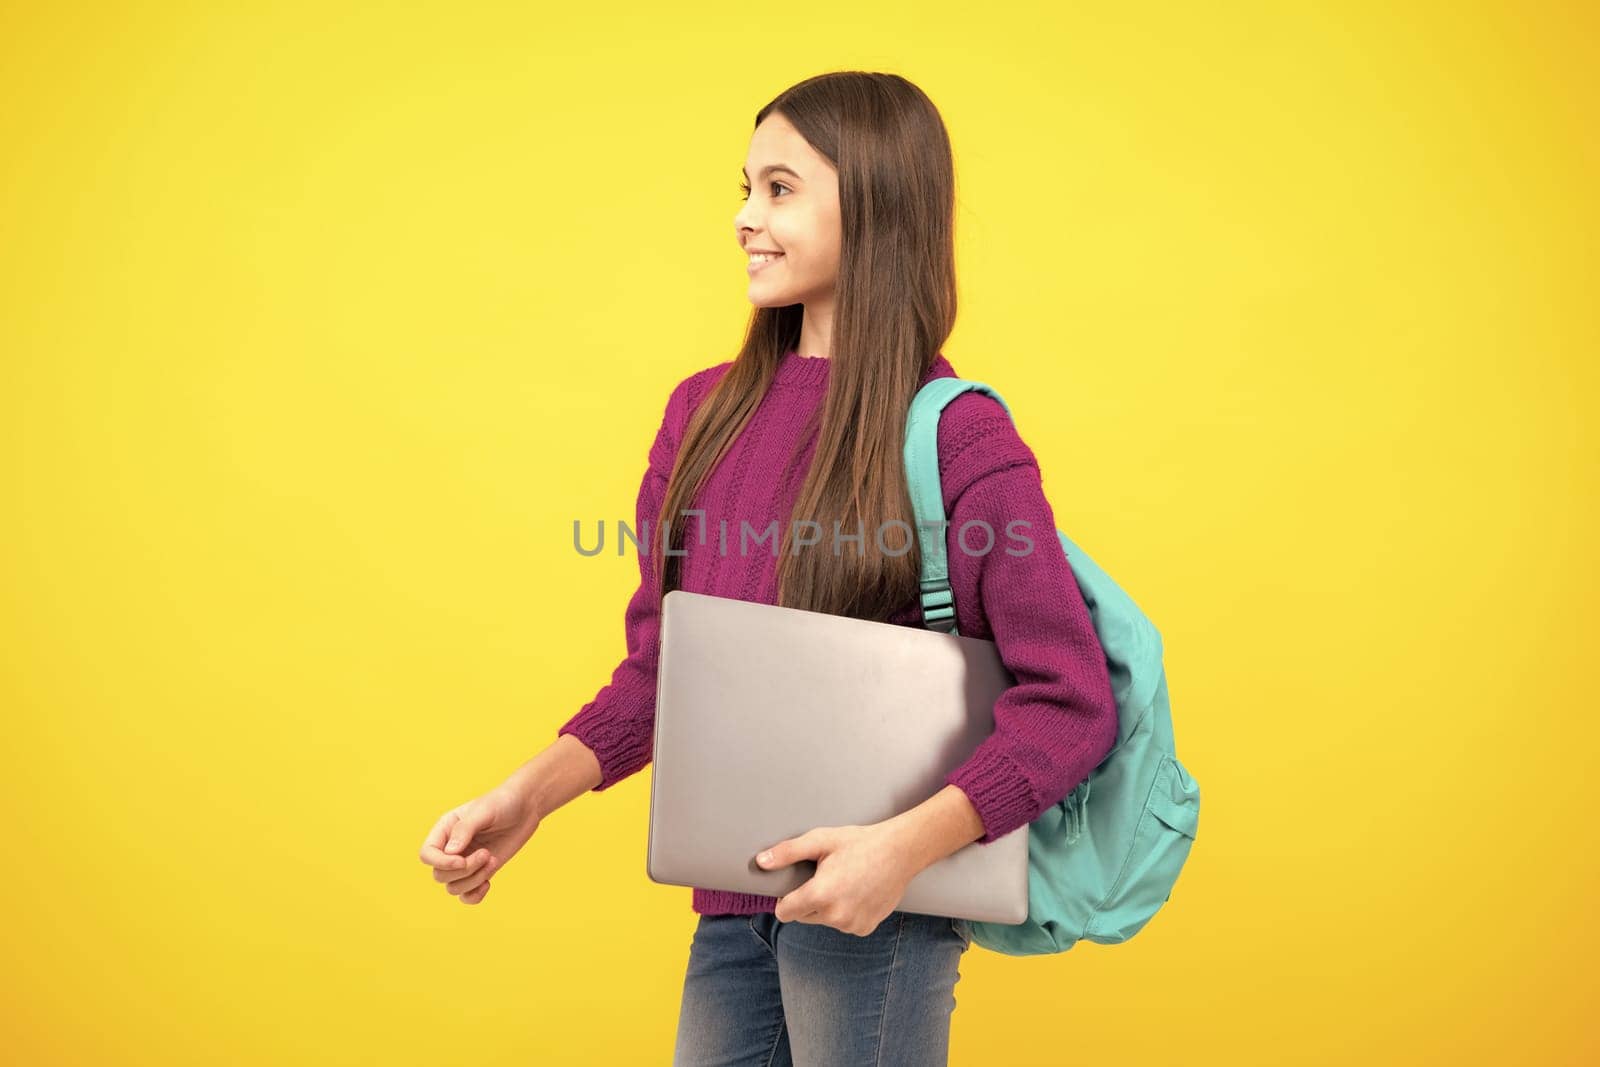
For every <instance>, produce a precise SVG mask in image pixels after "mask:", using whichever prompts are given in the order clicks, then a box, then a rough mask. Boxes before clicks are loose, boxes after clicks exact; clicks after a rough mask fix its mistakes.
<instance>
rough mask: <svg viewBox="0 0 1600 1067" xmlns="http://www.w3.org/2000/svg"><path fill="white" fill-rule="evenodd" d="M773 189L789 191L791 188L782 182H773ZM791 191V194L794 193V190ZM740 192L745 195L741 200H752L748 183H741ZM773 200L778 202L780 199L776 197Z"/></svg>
mask: <svg viewBox="0 0 1600 1067" xmlns="http://www.w3.org/2000/svg"><path fill="white" fill-rule="evenodd" d="M771 187H772V188H774V189H789V187H788V186H787V185H785V184H783V183H782V182H772V183H771ZM789 191H790V192H791V193H792V192H794V190H793V189H789ZM739 192H740V193H742V194H743V196H742V197H741V199H744V200H749V199H750V184H749V183H748V182H740V183H739ZM773 199H774V200H776V199H778V197H777V196H774V197H773Z"/></svg>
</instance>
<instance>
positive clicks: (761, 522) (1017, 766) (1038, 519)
mask: <svg viewBox="0 0 1600 1067" xmlns="http://www.w3.org/2000/svg"><path fill="white" fill-rule="evenodd" d="M732 365H733V364H732V362H731V361H729V362H725V363H719V364H717V365H716V366H714V367H707V368H706V369H705V370H702V371H699V372H698V373H696V374H693V375H690V376H689V377H688V378H686V379H684V380H683V381H682V382H680V383H678V385H677V387H676V388H674V389H673V391H672V395H671V396H670V397H669V398H668V400H667V406H666V414H665V417H664V418H663V419H662V423H661V429H660V430H659V432H658V433H657V434H656V438H655V441H654V443H653V444H652V445H651V447H650V457H649V465H648V467H647V469H646V471H645V474H644V479H643V482H642V483H641V485H640V486H639V496H638V501H637V507H636V512H637V514H636V523H637V528H636V531H635V532H636V533H638V535H639V538H640V542H641V543H642V544H646V545H652V544H655V543H656V542H655V541H654V540H651V541H646V540H645V539H644V531H645V530H646V526H645V522H646V520H649V529H651V530H653V529H654V527H655V525H656V523H655V518H656V514H657V511H658V510H659V508H660V505H661V501H662V496H663V494H664V493H665V491H666V487H667V478H668V476H669V475H670V474H671V472H672V466H673V462H674V460H675V459H676V456H677V448H678V443H679V442H680V441H681V440H682V439H683V432H684V429H685V427H686V426H687V425H688V421H689V416H690V415H691V414H692V413H693V411H694V410H695V408H696V406H697V405H698V404H699V403H700V402H701V401H702V400H703V399H704V398H705V397H706V396H707V394H708V393H709V392H710V391H711V387H712V386H713V385H715V384H716V382H717V381H718V380H719V379H720V378H721V376H722V374H723V373H724V372H725V371H726V370H727V369H728V368H729V367H730V366H732ZM829 366H830V360H828V359H825V358H816V357H806V356H801V355H799V354H798V353H796V352H794V351H790V352H788V353H786V354H785V355H784V356H783V357H782V358H781V359H780V361H779V363H778V369H777V371H776V374H775V376H774V378H773V381H772V385H771V387H770V388H769V389H768V392H767V395H766V396H765V397H763V398H762V401H761V404H760V406H759V407H758V408H757V410H756V413H755V415H754V416H753V417H752V419H751V421H750V422H749V423H748V424H747V425H746V426H745V428H744V430H743V431H742V432H741V433H740V434H739V437H738V438H737V439H736V440H735V441H734V443H733V445H732V447H731V448H730V450H729V452H728V454H727V455H725V456H724V457H723V459H722V461H721V462H720V463H718V464H717V466H716V467H715V468H714V470H713V471H712V473H711V477H710V480H709V481H708V482H707V483H706V484H705V485H704V486H702V488H701V490H700V492H699V494H698V495H697V496H696V497H695V506H696V507H697V508H704V509H705V512H706V514H705V519H704V521H705V528H706V530H707V534H708V543H707V545H706V547H705V548H703V549H701V550H699V551H696V549H697V548H698V547H699V546H698V545H697V539H696V538H695V537H693V536H689V537H687V538H686V540H685V543H684V544H683V545H682V546H681V547H682V548H683V549H684V550H685V551H687V555H685V556H682V557H679V558H678V567H679V570H680V576H681V577H680V584H681V586H682V588H684V589H687V590H691V591H694V592H699V593H709V594H712V595H714V596H725V597H737V598H738V599H741V600H746V601H752V602H757V603H764V604H772V603H776V601H777V565H778V559H777V557H776V549H774V548H772V547H770V542H768V543H767V544H768V547H758V548H756V549H754V550H752V551H750V552H748V553H747V554H743V555H741V554H740V552H739V551H738V550H737V549H736V548H731V547H730V549H729V551H728V552H726V553H721V552H719V551H717V549H716V544H717V538H716V531H717V530H718V529H719V528H720V523H721V520H723V519H726V520H727V528H728V530H729V532H730V542H729V544H730V545H733V544H736V543H737V542H736V541H735V540H734V539H733V538H734V537H736V533H737V531H738V530H739V529H740V527H739V523H740V521H741V520H746V521H748V522H749V523H750V524H751V526H752V528H754V529H756V530H762V529H764V528H765V527H766V525H767V524H768V522H769V521H771V520H773V519H776V520H777V522H778V529H779V531H780V532H781V531H782V530H783V529H785V528H786V527H787V525H788V523H789V521H790V515H791V510H792V508H793V506H794V503H795V500H796V498H797V497H798V495H799V490H800V481H801V478H802V476H803V475H804V473H805V471H807V470H808V469H809V468H810V465H811V459H812V456H813V454H814V453H815V450H816V449H815V446H816V435H815V433H814V432H813V433H812V435H811V438H810V440H809V441H808V442H807V443H806V444H805V445H804V447H803V450H802V452H801V458H800V461H799V462H798V463H796V464H794V465H792V466H791V465H790V464H789V456H790V449H791V448H792V447H796V446H797V445H799V436H800V434H801V432H802V431H803V430H804V429H805V427H806V420H807V417H808V416H809V415H810V414H811V412H812V410H813V409H814V408H816V407H817V406H818V405H819V404H820V403H821V402H822V399H823V397H824V395H825V394H826V392H827V387H828V369H829ZM954 376H956V372H955V369H954V368H953V367H951V365H950V363H949V361H948V360H946V359H945V357H944V356H943V355H940V356H938V357H937V358H936V359H935V361H934V364H933V367H932V368H931V369H930V371H929V372H928V374H927V375H926V377H925V378H924V381H928V380H931V379H933V378H945V377H954ZM939 473H940V478H941V481H942V486H943V492H944V506H945V514H946V516H948V518H949V522H950V525H949V527H948V547H947V552H948V555H949V560H950V585H951V589H952V590H953V593H954V596H955V606H956V622H957V625H958V626H959V627H960V632H961V633H962V634H963V635H964V636H967V637H981V638H985V639H987V640H991V641H994V642H995V644H996V646H997V648H998V650H999V653H1000V658H1001V660H1002V661H1003V662H1004V663H1005V665H1006V667H1007V669H1009V670H1010V672H1011V675H1012V677H1013V678H1014V679H1015V680H1016V684H1015V685H1013V686H1012V687H1011V688H1010V689H1008V690H1006V692H1005V693H1004V694H1002V695H1001V697H1000V698H999V699H998V700H997V701H996V702H995V707H994V721H995V730H994V733H993V734H992V735H991V736H989V737H988V738H986V739H985V740H984V741H983V743H982V744H980V745H979V746H978V747H977V749H976V750H975V751H974V752H973V754H972V756H971V757H970V758H968V759H967V761H966V762H964V763H962V764H961V765H960V766H959V767H956V768H955V769H954V770H952V771H951V772H950V773H949V774H948V775H947V776H946V777H945V781H946V783H948V784H953V785H956V786H958V787H960V789H961V790H962V791H963V792H965V793H966V794H967V797H968V798H969V799H970V800H971V802H972V804H973V806H974V807H975V808H976V809H977V812H978V816H979V818H980V819H981V820H982V822H983V827H984V834H983V836H982V837H980V838H978V839H977V840H978V841H979V842H980V843H983V844H987V843H989V842H990V841H993V840H995V839H996V838H998V837H1003V836H1004V835H1006V834H1008V833H1010V832H1011V831H1012V830H1015V829H1016V828H1017V827H1019V826H1022V825H1023V824H1025V823H1029V822H1032V821H1033V820H1034V819H1035V818H1037V817H1038V816H1039V815H1041V814H1043V813H1044V812H1045V811H1046V810H1047V809H1048V808H1050V807H1051V806H1052V805H1054V804H1056V803H1057V802H1059V801H1060V800H1061V798H1062V797H1064V796H1066V795H1067V793H1068V792H1070V791H1071V790H1072V789H1073V788H1074V787H1076V786H1077V785H1078V783H1080V782H1082V781H1083V780H1084V779H1085V778H1087V777H1088V776H1089V773H1090V772H1091V771H1093V770H1094V768H1095V767H1096V766H1098V765H1099V763H1100V761H1101V760H1103V759H1104V758H1105V757H1106V755H1107V753H1109V752H1110V751H1111V746H1112V745H1113V744H1114V743H1115V741H1116V734H1117V711H1116V704H1115V701H1114V699H1113V697H1112V693H1111V679H1110V676H1109V674H1108V673H1107V669H1106V660H1105V652H1104V650H1103V649H1102V648H1101V646H1100V641H1099V638H1098V637H1097V636H1096V635H1095V631H1094V626H1093V623H1092V622H1091V620H1090V618H1089V611H1088V608H1087V607H1086V606H1085V605H1084V602H1083V597H1082V595H1081V594H1080V593H1079V592H1078V587H1077V583H1076V581H1075V580H1074V579H1073V576H1072V572H1071V570H1070V568H1069V566H1068V563H1067V559H1066V555H1065V553H1063V552H1062V550H1061V541H1060V539H1059V538H1058V537H1057V536H1056V522H1055V516H1054V513H1053V512H1052V510H1051V508H1050V504H1049V503H1048V502H1047V501H1046V500H1045V497H1044V491H1043V488H1042V485H1041V480H1040V471H1039V466H1038V463H1037V461H1036V460H1035V458H1034V455H1033V452H1032V451H1031V450H1030V449H1029V448H1028V446H1027V445H1026V444H1025V443H1023V441H1022V438H1021V437H1020V436H1018V434H1017V430H1016V427H1015V425H1014V424H1013V423H1012V421H1011V418H1010V416H1009V415H1007V414H1006V411H1005V409H1004V408H1003V407H1001V405H1000V404H999V403H998V402H997V401H996V400H994V399H993V398H992V397H988V396H985V395H983V394H981V393H963V394H962V395H960V396H958V397H957V398H956V399H955V400H953V401H951V402H950V404H949V406H948V407H946V408H945V409H944V414H943V416H942V418H941V419H940V423H939ZM973 519H980V520H982V521H984V522H986V523H988V526H989V529H991V530H993V531H994V545H993V547H992V548H991V549H990V550H989V551H987V552H984V551H983V548H984V543H985V539H986V535H985V534H984V532H983V528H982V527H981V526H974V527H972V528H971V529H969V530H968V533H967V540H966V545H967V546H968V547H969V548H970V551H963V548H962V546H961V545H960V544H958V543H957V540H956V538H957V537H958V536H959V531H960V530H961V528H962V524H963V523H966V522H968V521H969V520H973ZM1014 519H1024V520H1027V521H1028V522H1029V523H1030V524H1031V525H1030V526H1027V527H1021V528H1020V529H1021V533H1022V534H1023V535H1024V536H1026V537H1029V538H1031V539H1032V541H1033V549H1032V550H1031V551H1030V552H1028V553H1027V554H1026V555H1011V554H1009V553H1008V552H1007V551H1006V549H1007V548H1011V549H1013V550H1017V549H1018V548H1019V542H1018V541H1016V540H1015V539H1013V538H1012V537H1011V536H1010V535H1009V534H1008V533H1007V530H1006V524H1007V523H1009V522H1011V521H1012V520H1014ZM685 521H688V522H690V523H691V525H690V526H688V527H685V529H686V530H688V531H690V532H691V533H692V532H693V531H694V530H695V529H697V528H698V525H697V522H696V520H693V519H690V520H685ZM1014 529H1015V528H1014ZM650 536H651V538H652V539H654V537H655V535H654V533H651V534H650ZM637 555H638V558H639V569H640V584H639V587H638V590H637V591H636V592H635V593H634V594H633V597H632V599H631V600H629V602H628V606H627V611H626V613H625V616H624V625H625V629H626V635H627V649H628V654H627V656H626V657H625V658H624V659H623V661H622V663H621V664H619V665H618V666H617V668H616V670H615V671H614V672H613V673H612V675H611V681H610V682H609V683H608V684H607V685H606V686H605V687H603V688H602V689H601V690H600V692H599V693H598V694H597V695H596V696H595V698H594V700H592V701H590V702H589V703H588V704H586V705H584V707H583V708H582V710H580V711H579V712H578V713H577V714H576V715H574V716H573V717H572V718H571V719H569V720H568V721H567V722H566V723H564V724H563V725H562V726H561V727H560V729H559V730H558V731H557V736H560V735H561V734H569V733H570V734H574V735H576V736H577V738H578V739H579V740H580V741H582V742H583V743H584V744H585V745H587V746H588V747H589V748H590V749H591V750H593V752H594V754H595V756H596V757H597V758H598V759H599V761H600V769H601V774H602V778H601V781H600V784H599V785H597V786H595V790H596V791H599V790H603V789H609V788H610V787H611V786H613V785H616V784H617V783H618V782H619V781H621V780H622V779H624V778H627V777H628V776H629V775H631V774H633V773H634V772H636V771H638V770H640V769H642V768H643V767H644V766H645V764H647V763H649V762H650V759H651V756H652V755H653V750H654V735H653V729H654V724H655V699H656V653H657V648H658V644H657V642H658V637H659V628H660V593H659V590H658V589H657V586H656V582H655V578H654V573H653V563H654V556H653V554H647V553H645V552H639V553H637ZM889 622H891V623H895V624H898V625H903V626H918V627H920V626H921V625H922V606H921V604H920V603H917V602H913V603H910V604H908V605H907V606H906V607H905V608H904V609H903V610H902V611H900V612H899V613H897V614H895V615H894V616H892V617H891V618H890V619H889ZM777 901H778V898H777V897H768V896H759V895H755V894H750V893H736V892H727V891H723V890H713V889H700V888H696V889H695V890H694V898H693V908H694V910H695V911H696V912H699V913H700V914H702V915H727V914H734V915H749V914H752V913H755V912H760V911H771V910H773V908H775V907H776V906H777Z"/></svg>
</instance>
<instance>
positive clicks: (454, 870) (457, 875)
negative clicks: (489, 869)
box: [433, 848, 489, 893]
mask: <svg viewBox="0 0 1600 1067" xmlns="http://www.w3.org/2000/svg"><path fill="white" fill-rule="evenodd" d="M451 858H452V859H455V860H460V861H461V865H460V866H459V867H457V866H454V865H450V866H445V867H435V868H434V871H433V880H434V881H436V882H443V883H444V884H445V885H446V886H453V885H456V884H457V883H458V882H462V881H463V880H464V879H467V878H471V877H473V876H474V875H476V874H477V873H478V872H479V870H481V869H482V867H483V865H484V864H485V863H486V862H488V860H489V850H488V849H486V848H480V849H478V850H477V851H476V852H474V853H473V854H472V855H470V856H453V857H451ZM473 884H476V883H473ZM470 888H471V886H467V885H459V886H456V888H455V889H453V890H451V891H452V892H455V893H459V892H461V891H462V890H463V889H470Z"/></svg>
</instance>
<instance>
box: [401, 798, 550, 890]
mask: <svg viewBox="0 0 1600 1067" xmlns="http://www.w3.org/2000/svg"><path fill="white" fill-rule="evenodd" d="M515 781H516V780H513V782H507V783H506V784H504V785H501V786H500V787H499V788H497V789H494V790H491V791H490V792H488V793H485V794H484V795H483V796H481V797H477V798H475V799H473V800H469V801H467V802H466V803H465V804H462V805H460V806H459V807H456V808H452V809H451V810H449V811H447V812H445V813H444V814H443V815H441V816H440V817H439V821H438V822H436V823H434V824H433V829H432V830H431V831H429V833H428V839H427V840H426V841H424V842H423V843H422V852H421V859H422V862H423V863H426V864H427V865H428V866H430V867H432V868H433V878H434V881H436V882H443V883H444V887H445V889H446V890H447V891H448V892H449V893H451V894H452V895H453V896H458V897H460V898H461V903H463V904H476V903H478V902H479V901H481V900H482V899H483V898H484V897H485V896H487V895H488V893H489V876H490V875H491V874H493V873H494V872H495V871H498V870H499V869H500V868H501V867H504V866H505V865H506V864H507V863H509V862H510V861H511V857H512V856H515V855H516V854H517V850H518V849H520V848H521V847H522V846H523V845H525V844H527V841H528V838H530V837H532V836H533V832H534V831H535V830H537V829H538V828H539V821H540V818H541V815H540V814H539V812H537V811H535V810H534V808H533V805H532V803H531V802H530V800H529V796H528V793H529V791H527V790H524V789H522V788H519V787H518V786H517V785H516V784H514V782H515ZM473 844H476V845H477V846H478V847H477V848H475V849H472V850H471V851H468V846H469V845H473Z"/></svg>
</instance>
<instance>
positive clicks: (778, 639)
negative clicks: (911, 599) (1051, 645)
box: [647, 589, 1028, 923]
mask: <svg viewBox="0 0 1600 1067" xmlns="http://www.w3.org/2000/svg"><path fill="white" fill-rule="evenodd" d="M660 641H661V645H660V655H659V662H658V676H657V690H656V714H655V747H654V754H653V757H652V762H653V764H654V766H653V768H652V777H651V783H652V784H651V794H650V840H649V856H648V862H647V869H648V873H649V876H650V878H651V879H652V880H654V881H657V882H661V883H665V884H670V885H685V886H698V887H701V888H705V889H721V890H731V891H736V892H742V893H757V894H762V895H766V896H774V897H777V896H782V895H784V894H785V893H787V892H789V891H790V890H792V889H794V888H796V887H797V886H799V885H801V884H802V883H803V882H804V881H805V880H806V879H807V878H809V877H810V876H811V874H812V873H813V872H814V871H815V870H816V863H815V862H814V861H810V860H804V861H801V862H799V863H796V864H793V865H791V866H789V867H785V868H782V869H780V870H775V871H765V870H762V869H761V868H759V867H757V866H756V864H755V856H756V853H757V852H759V851H761V850H762V849H763V848H766V847H767V846H769V845H772V844H775V843H776V842H778V841H781V840H784V839H785V838H789V837H794V836H797V835H799V834H801V833H804V832H805V831H807V830H810V829H812V828H813V827H817V826H842V825H852V824H854V825H866V824H869V823H875V822H881V821H883V820H884V819H888V818H891V817H893V816H894V815H897V814H899V813H900V812H903V811H907V810H909V809H911V808H913V807H916V806H917V805H918V804H920V803H922V802H923V801H925V800H927V799H928V798H929V797H931V796H933V795H934V794H935V793H937V792H939V791H940V790H941V789H942V788H944V777H945V775H946V774H948V773H949V772H950V771H951V770H954V769H955V768H956V767H957V766H959V765H960V764H961V763H962V762H964V761H965V760H966V759H967V757H969V756H970V755H971V754H972V752H973V750H974V749H976V748H977V746H978V745H979V744H980V743H981V742H982V741H983V740H984V739H985V738H986V737H988V736H989V735H990V734H991V733H992V732H993V731H994V703H995V700H996V699H997V698H998V697H999V696H1000V694H1001V693H1002V692H1004V691H1005V690H1006V689H1007V688H1009V687H1010V686H1011V685H1012V684H1013V679H1012V677H1011V675H1010V674H1009V672H1008V671H1007V670H1006V668H1005V665H1004V663H1003V662H1002V661H1001V659H1000V656H999V651H998V649H997V648H996V646H995V644H994V642H992V641H985V640H982V639H978V638H971V637H963V636H959V635H954V634H946V633H940V632H936V631H933V630H926V629H918V628H914V627H908V626H900V625H896V624H893V623H882V622H872V621H868V620H864V619H853V618H847V617H844V616H839V615H830V614H826V613H823V612H813V611H803V610H800V609H797V608H788V607H779V606H776V605H771V604H759V603H752V602H750V601H745V600H737V599H732V598H728V597H718V596H711V595H708V594H704V593H694V592H690V591H687V590H682V589H675V590H672V591H671V592H669V593H668V594H667V595H666V597H665V598H664V599H663V602H662V623H661V636H660ZM897 907H898V908H899V909H900V910H903V911H912V912H920V913H925V914H930V915H943V916H950V917H954V918H965V919H973V920H977V921H983V922H997V923H1020V922H1022V921H1023V920H1025V919H1026V918H1027V915H1028V828H1027V826H1026V825H1023V826H1021V827H1018V828H1017V829H1016V830H1015V831H1013V832H1012V833H1009V834H1007V835H1006V836H1004V837H1002V838H1000V839H998V840H996V841H993V842H990V843H989V844H985V845H980V844H978V843H977V842H976V841H974V842H972V843H970V844H968V845H966V846H964V847H963V848H961V849H959V850H957V851H956V852H955V853H953V854H952V855H950V856H947V857H945V858H944V859H942V860H939V861H938V862H936V863H934V864H932V865H931V866H929V867H927V868H926V869H924V870H923V871H921V872H920V873H919V874H917V876H916V877H915V878H913V879H912V881H911V882H910V883H909V885H908V886H907V889H906V892H905V895H904V896H903V897H902V899H901V901H900V903H899V905H897Z"/></svg>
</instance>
